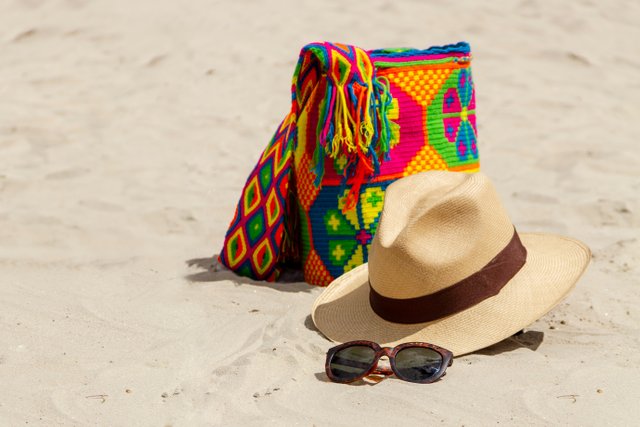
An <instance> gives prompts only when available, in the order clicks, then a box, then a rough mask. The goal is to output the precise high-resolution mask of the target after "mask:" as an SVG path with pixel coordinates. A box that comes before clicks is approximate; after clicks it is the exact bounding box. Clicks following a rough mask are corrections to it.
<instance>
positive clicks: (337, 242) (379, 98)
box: [219, 42, 479, 286]
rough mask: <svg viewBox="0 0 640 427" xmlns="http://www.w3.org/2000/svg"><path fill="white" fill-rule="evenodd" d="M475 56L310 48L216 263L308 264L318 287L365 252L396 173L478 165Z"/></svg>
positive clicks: (454, 50) (441, 50) (277, 267)
mask: <svg viewBox="0 0 640 427" xmlns="http://www.w3.org/2000/svg"><path fill="white" fill-rule="evenodd" d="M470 63H471V52H470V47H469V45H468V44H467V43H464V42H460V43H457V44H452V45H447V46H442V47H431V48H429V49H425V50H418V49H379V50H371V51H365V50H362V49H360V48H358V47H355V46H349V45H344V44H332V43H312V44H309V45H307V46H305V47H303V48H302V50H301V52H300V57H299V60H298V63H297V66H296V69H295V72H294V76H293V83H292V106H291V111H290V112H289V114H288V115H287V116H286V118H285V119H284V120H283V121H282V123H281V124H280V126H279V127H278V129H277V131H276V133H275V135H274V137H273V138H272V140H271V141H270V142H269V144H268V146H267V148H266V149H265V150H264V152H263V153H262V156H261V157H260V160H259V161H258V164H257V165H256V167H255V168H254V170H253V171H252V172H251V174H250V176H249V178H248V180H247V183H246V185H245V187H244V189H243V191H242V196H241V198H240V201H239V203H238V206H237V208H236V212H235V215H234V218H233V220H232V221H231V224H230V226H229V230H228V231H227V234H226V237H225V242H224V246H223V249H222V251H221V253H220V256H219V260H220V262H221V263H222V264H223V265H225V266H226V267H228V268H229V269H231V270H233V271H235V272H236V273H237V274H240V275H242V276H247V277H250V278H253V279H256V280H268V281H275V280H276V279H277V278H278V277H279V275H280V274H281V272H282V271H283V269H284V268H286V267H287V266H289V267H301V268H302V270H303V272H304V279H305V281H306V282H308V283H310V284H314V285H321V286H325V285H328V284H329V283H330V282H331V281H332V280H333V279H335V278H336V277H338V276H340V275H342V274H343V273H345V272H347V271H349V270H351V269H352V268H354V267H356V266H358V265H361V264H363V263H365V262H367V257H368V251H369V247H370V243H371V240H372V238H373V236H374V234H375V231H376V227H377V224H378V219H379V216H380V213H381V211H382V205H383V203H384V193H385V189H386V188H387V186H388V185H389V184H391V183H392V182H393V181H395V180H396V179H398V178H401V177H403V176H407V175H410V174H414V173H418V172H423V171H426V170H432V169H439V170H452V171H465V172H474V171H477V170H478V168H479V161H478V147H477V128H476V115H475V89H474V85H473V79H472V76H471V69H470Z"/></svg>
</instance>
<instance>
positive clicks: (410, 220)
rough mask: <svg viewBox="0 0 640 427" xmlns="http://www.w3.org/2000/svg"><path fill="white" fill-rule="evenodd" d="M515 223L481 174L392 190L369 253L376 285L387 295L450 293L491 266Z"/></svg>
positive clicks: (406, 182)
mask: <svg viewBox="0 0 640 427" xmlns="http://www.w3.org/2000/svg"><path fill="white" fill-rule="evenodd" d="M512 237H513V224H512V223H511V220H510V219H509V217H508V215H507V213H506V211H505V209H504V208H503V206H502V204H501V203H500V200H499V197H498V195H497V193H496V190H495V188H494V187H493V184H492V183H491V182H490V180H489V179H488V178H487V177H486V176H485V175H484V174H482V173H480V172H478V173H475V174H466V173H462V172H442V171H430V172H424V173H420V174H416V175H412V176H408V177H405V178H403V179H401V180H398V181H396V182H395V183H393V184H392V185H390V186H389V187H388V188H387V191H386V195H385V203H384V208H383V211H382V214H381V216H380V222H379V225H378V230H377V232H376V235H375V238H374V239H373V242H372V244H371V251H370V253H369V279H370V282H371V286H372V287H373V288H374V289H375V290H376V291H377V292H378V293H379V294H381V295H383V296H386V297H390V298H398V299H404V298H415V297H420V296H424V295H429V294H432V293H434V292H437V291H439V290H442V289H444V288H447V287H449V286H451V285H453V284H455V283H457V282H459V281H461V280H463V279H465V278H466V277H468V276H470V275H472V274H473V273H475V272H477V271H479V270H480V269H482V268H483V267H484V266H485V265H487V264H488V263H489V261H491V260H492V259H493V258H494V257H495V256H496V255H498V253H500V251H502V250H503V249H504V248H505V246H506V245H507V244H508V243H509V242H510V240H511V238H512Z"/></svg>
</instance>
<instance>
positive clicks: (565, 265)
mask: <svg viewBox="0 0 640 427" xmlns="http://www.w3.org/2000/svg"><path fill="white" fill-rule="evenodd" d="M519 235H520V239H521V241H522V244H523V245H524V246H525V247H526V249H527V261H526V264H525V265H524V266H523V267H522V268H521V269H520V271H519V272H518V273H517V274H516V275H515V276H514V277H513V278H512V279H511V280H510V281H509V283H507V284H506V285H505V286H504V287H503V288H502V290H501V291H500V293H499V294H497V295H495V296H493V297H491V298H488V299H486V300H484V301H482V302H481V303H479V304H477V305H475V306H473V307H471V308H469V309H467V310H464V311H461V312H459V313H456V314H453V315H451V316H447V317H445V318H442V319H438V320H434V321H431V322H426V323H416V324H410V325H407V324H399V323H393V322H389V321H387V320H384V319H383V318H381V317H380V316H378V315H377V314H376V313H375V312H374V311H373V309H372V308H371V306H370V305H369V283H368V279H369V266H368V264H363V265H361V266H359V267H357V268H355V269H353V270H351V271H350V272H348V273H346V274H344V275H342V276H340V277H339V278H337V279H336V280H334V281H333V282H332V283H331V284H330V285H329V286H328V287H327V288H326V289H325V291H324V292H323V293H322V294H321V295H320V296H319V297H318V298H317V299H316V301H315V303H314V305H313V309H312V318H313V322H314V323H315V325H316V327H317V328H318V329H319V330H320V332H322V333H323V334H324V335H325V336H326V337H327V338H329V339H330V340H332V341H335V342H339V343H342V342H346V341H352V340H370V341H374V342H377V343H379V344H381V345H388V346H393V345H396V344H399V343H401V342H409V341H423V342H429V343H432V344H436V345H438V346H440V347H444V348H446V349H448V350H450V351H451V352H453V354H454V355H456V356H459V355H462V354H466V353H471V352H473V351H476V350H479V349H482V348H485V347H488V346H490V345H492V344H495V343H497V342H500V341H502V340H503V339H505V338H508V337H509V336H511V335H513V334H515V333H516V332H518V331H520V330H521V329H523V328H524V327H526V326H528V325H530V324H531V323H533V322H535V321H536V320H537V319H539V318H540V317H542V316H544V315H545V314H546V313H547V312H548V311H549V310H551V309H552V308H553V307H554V306H555V305H557V304H558V303H559V302H560V301H562V300H563V299H564V298H565V297H566V296H567V294H568V293H569V292H570V291H571V289H572V288H573V287H574V286H575V284H576V282H577V281H578V279H579V278H580V276H581V275H582V273H583V272H584V270H585V269H586V267H587V265H588V264H589V261H590V258H591V252H590V250H589V248H588V247H586V246H585V245H584V244H582V243H581V242H578V241H576V240H573V239H569V238H567V237H562V236H557V235H551V234H535V233H522V234H519Z"/></svg>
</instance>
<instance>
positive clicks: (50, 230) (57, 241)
mask: <svg viewBox="0 0 640 427" xmlns="http://www.w3.org/2000/svg"><path fill="white" fill-rule="evenodd" d="M269 3H271V4H268V2H258V1H235V2H231V1H227V2H221V1H204V0H193V1H189V2H170V1H152V0H139V1H135V2H133V1H123V0H102V1H85V0H65V1H63V0H57V1H53V0H52V1H44V0H13V1H9V0H7V1H5V2H2V8H1V13H0V24H1V25H0V58H2V62H1V63H2V66H1V67H0V99H1V100H2V101H1V102H0V166H1V167H0V425H3V426H5V425H6V426H16V425H26V424H28V425H42V426H89V425H99V426H133V425H140V426H168V425H171V426H204V425H226V426H234V425H242V426H245V425H248V426H264V425H278V426H280V425H303V426H312V425H316V426H334V425H335V426H340V425H362V424H371V425H453V426H460V425H465V426H479V425H493V424H500V425H505V424H506V425H614V426H623V425H637V422H638V421H637V420H638V418H639V417H640V408H639V406H638V403H637V401H638V397H639V396H640V368H639V366H640V333H639V332H640V326H639V321H640V311H639V309H638V307H639V306H640V305H639V304H640V296H639V295H640V293H639V292H638V286H639V285H640V280H639V269H640V268H639V262H640V242H639V240H638V239H639V238H640V233H639V230H640V200H639V199H640V197H639V196H638V195H639V194H640V151H639V150H638V141H637V135H638V132H637V127H636V124H637V121H638V115H639V113H640V79H639V78H638V68H640V59H639V58H640V55H639V54H640V48H638V45H637V41H638V40H639V39H640V26H639V25H638V22H640V4H638V2H634V1H622V0H616V1H606V2H597V1H589V0H584V1H566V2H552V1H533V0H525V1H507V0H499V1H493V2H483V3H484V4H480V2H478V3H475V2H471V1H464V2H456V3H455V4H450V2H447V3H446V4H445V2H440V1H405V2H391V1H377V0H374V1H369V2H360V3H358V2H348V3H347V2H341V1H337V0H330V1H323V2H310V1H309V2H302V1H294V0H287V1H279V2H269ZM274 3H277V5H276V4H274ZM316 40H331V41H342V42H346V43H353V44H357V45H359V46H362V47H365V48H377V47H397V46H413V47H423V48H424V47H428V46H430V45H435V44H444V43H448V42H456V41H459V40H466V41H469V42H470V43H471V45H472V48H473V51H474V58H475V59H474V63H473V67H474V68H473V70H474V77H475V81H476V85H477V90H478V92H477V103H478V123H479V137H480V151H481V159H482V170H483V171H484V172H485V173H486V174H487V175H489V176H490V177H491V178H492V179H493V180H494V182H495V184H496V186H497V188H498V191H499V193H500V195H501V197H502V198H503V201H504V204H505V205H506V207H507V209H508V211H509V212H510V214H511V216H512V219H513V221H514V223H515V224H516V226H517V227H518V229H520V230H523V231H543V232H545V231H546V232H556V233H561V234H566V235H569V236H573V237H575V238H578V239H581V240H583V241H584V242H586V243H587V244H588V245H589V246H590V247H591V248H592V250H593V262H592V264H591V266H590V268H589V270H588V271H587V273H586V275H585V276H584V277H583V279H582V280H581V281H580V283H579V284H578V285H577V287H576V289H575V290H574V292H573V293H572V294H571V295H570V296H569V298H568V299H567V300H566V301H565V302H563V303H562V304H561V305H560V306H558V307H557V308H556V309H554V310H553V311H552V312H551V313H550V314H548V315H547V316H545V317H544V318H543V319H541V320H539V321H538V322H536V323H534V324H533V325H531V326H530V327H528V328H527V333H526V334H525V335H524V336H521V337H520V338H518V339H509V340H507V341H504V342H502V343H499V344H497V345H496V346H494V347H491V348H489V349H486V350H483V351H480V352H478V353H475V354H472V355H468V356H464V357H461V358H458V359H456V360H455V362H454V365H453V366H452V367H451V368H450V369H449V371H448V375H447V376H446V377H445V378H444V379H443V380H442V381H440V382H438V383H436V384H432V385H428V386H420V385H414V384H410V383H406V382H402V381H399V380H397V379H393V378H390V379H387V380H385V381H382V382H380V383H378V384H375V385H370V384H366V383H361V384H357V385H353V386H346V385H337V384H333V383H329V382H327V379H326V377H325V375H324V373H323V363H324V357H325V351H326V350H327V349H328V348H329V347H330V346H331V343H330V342H328V341H327V340H326V339H325V338H323V337H322V336H321V335H320V334H319V333H318V332H317V331H316V330H315V329H314V327H313V324H312V322H311V320H310V317H309V313H310V308H311V305H312V303H313V301H314V299H315V298H316V297H317V296H318V295H319V293H320V292H321V291H322V289H320V288H316V287H311V286H309V285H306V284H304V283H284V284H283V283H278V284H263V283H254V282H251V281H249V280H246V279H243V278H238V277H236V276H234V275H232V274H230V273H228V272H216V271H214V270H213V269H212V268H211V265H212V264H211V258H212V256H213V255H214V254H217V253H218V252H219V250H220V247H221V245H222V241H223V237H224V233H225V231H226V227H227V225H228V223H229V221H230V219H231V216H232V214H233V210H234V208H235V204H236V202H237V198H238V196H239V193H240V190H241V188H242V186H243V184H244V181H245V178H246V176H247V174H248V172H249V171H250V170H251V168H252V167H253V165H254V162H255V160H256V159H257V157H258V156H259V154H260V152H261V150H262V149H263V148H264V146H265V144H266V143H267V141H268V140H269V138H270V136H271V134H272V133H273V131H274V130H275V127H276V125H277V124H278V122H279V120H281V119H282V117H283V116H284V114H285V113H286V112H287V111H288V109H289V85H290V79H291V75H292V73H293V68H294V64H295V61H296V59H297V53H298V51H299V49H300V47H301V46H303V45H304V44H305V43H307V42H310V41H316Z"/></svg>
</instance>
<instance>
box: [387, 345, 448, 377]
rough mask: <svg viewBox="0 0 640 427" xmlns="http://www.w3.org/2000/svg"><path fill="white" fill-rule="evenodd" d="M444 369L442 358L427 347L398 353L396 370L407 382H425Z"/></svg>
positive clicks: (403, 350)
mask: <svg viewBox="0 0 640 427" xmlns="http://www.w3.org/2000/svg"><path fill="white" fill-rule="evenodd" d="M441 367H442V356H441V355H440V353H438V352H437V351H435V350H432V349H430V348H425V347H407V348H403V349H402V350H400V351H399V352H398V353H396V370H397V374H398V376H399V377H402V378H403V379H405V380H407V381H424V380H427V379H429V378H431V377H433V376H434V375H435V374H436V373H437V372H438V371H439V370H440V368H441Z"/></svg>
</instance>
